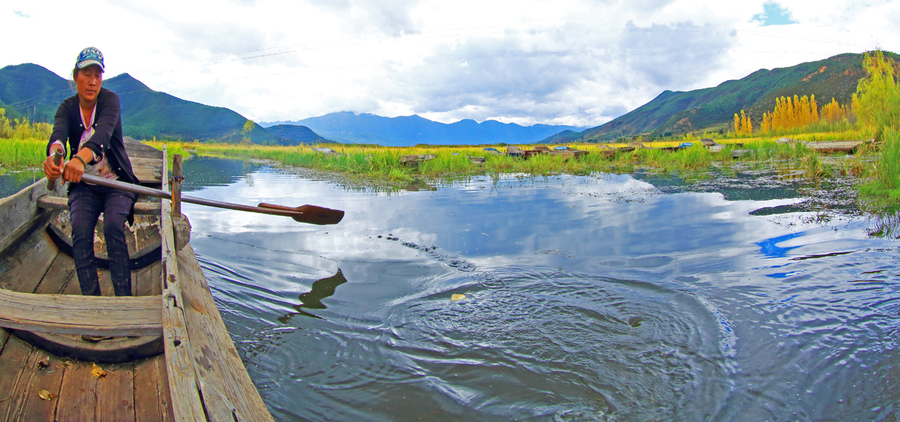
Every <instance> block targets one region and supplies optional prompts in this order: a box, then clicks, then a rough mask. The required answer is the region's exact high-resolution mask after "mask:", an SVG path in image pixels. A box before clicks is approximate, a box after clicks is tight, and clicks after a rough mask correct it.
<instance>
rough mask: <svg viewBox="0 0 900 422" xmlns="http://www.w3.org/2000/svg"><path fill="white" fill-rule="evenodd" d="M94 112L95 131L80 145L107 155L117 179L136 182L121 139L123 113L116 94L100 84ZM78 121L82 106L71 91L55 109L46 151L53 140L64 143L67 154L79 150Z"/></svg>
mask: <svg viewBox="0 0 900 422" xmlns="http://www.w3.org/2000/svg"><path fill="white" fill-rule="evenodd" d="M95 113H96V115H95V116H94V122H93V127H94V134H93V135H91V138H90V139H88V141H87V142H85V144H84V145H82V147H87V148H90V150H91V151H93V152H94V156H96V157H100V158H101V159H102V158H103V157H106V160H107V161H108V162H109V166H110V168H112V170H113V171H114V172H115V173H116V175H117V176H119V180H121V181H123V182H127V183H138V180H137V178H136V177H135V176H134V170H132V168H131V160H129V159H128V154H127V153H126V152H125V143H124V141H123V140H122V114H121V112H120V110H119V96H118V95H116V93H115V92H112V91H110V90H108V89H106V88H100V92H99V93H98V94H97V111H96V112H95ZM84 129H85V128H84V126H83V125H82V124H81V107H80V106H79V104H78V95H77V94H76V95H73V96H71V97H69V98H66V99H65V100H63V102H62V104H60V105H59V108H57V109H56V117H55V120H54V122H53V134H51V135H50V141H49V142H48V143H47V154H48V155H49V154H50V145H51V144H53V142H54V141H57V140H59V141H62V142H63V143H67V149H68V150H69V158H70V159H71V158H72V156H73V155H75V154H76V153H78V142H79V141H81V135H82V134H83V133H84Z"/></svg>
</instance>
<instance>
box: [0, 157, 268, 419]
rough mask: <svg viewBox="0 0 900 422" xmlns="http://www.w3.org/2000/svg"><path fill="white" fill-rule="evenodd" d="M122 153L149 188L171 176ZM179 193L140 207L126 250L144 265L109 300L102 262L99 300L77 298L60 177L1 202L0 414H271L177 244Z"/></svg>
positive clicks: (154, 160) (156, 164)
mask: <svg viewBox="0 0 900 422" xmlns="http://www.w3.org/2000/svg"><path fill="white" fill-rule="evenodd" d="M127 149H128V153H129V156H130V157H131V160H132V163H133V165H134V167H135V174H136V175H138V177H139V179H140V180H141V181H142V182H144V184H147V185H154V184H155V185H157V186H160V185H162V183H161V182H162V181H167V180H169V176H168V169H167V166H166V160H165V159H164V153H160V152H159V151H158V150H155V149H153V148H150V147H146V146H143V145H141V144H138V143H134V142H128V143H127ZM178 164H180V163H178ZM176 169H177V166H176ZM176 175H178V174H176ZM174 185H175V186H178V179H177V178H176V179H175V183H174ZM176 190H177V189H173V192H172V196H173V198H175V199H174V200H173V201H169V200H158V201H156V200H154V201H150V202H146V199H147V198H144V197H141V198H139V201H140V202H139V203H138V204H136V206H135V214H137V215H136V216H135V222H134V224H132V225H131V226H130V232H129V233H127V236H128V243H129V251H130V253H131V254H132V258H133V261H134V262H139V263H140V265H144V266H143V267H141V268H132V289H133V294H134V296H132V297H115V296H108V295H110V294H112V283H111V281H110V277H109V272H108V271H106V270H101V271H100V282H101V285H100V286H101V290H102V292H103V294H104V296H99V297H98V296H82V295H81V293H80V288H79V284H78V280H77V277H76V275H75V269H74V261H73V260H72V258H71V257H70V256H68V255H67V254H66V253H65V252H66V251H65V246H64V245H65V237H66V236H67V233H70V230H71V227H70V225H69V221H68V211H67V210H66V208H67V207H66V202H65V199H64V196H65V192H64V188H63V187H62V184H61V183H57V184H56V187H55V189H53V190H48V188H47V181H46V180H45V179H42V180H40V181H39V182H37V183H35V184H33V185H31V186H29V187H27V188H25V189H23V190H22V191H20V192H18V193H17V194H15V195H12V196H10V197H7V198H3V199H0V219H2V224H0V326H2V327H4V329H2V330H0V391H2V393H0V421H99V420H110V421H205V420H214V421H266V420H272V416H271V414H270V413H269V411H268V409H267V408H266V406H265V404H264V403H263V401H262V399H261V398H260V396H259V393H258V392H257V390H256V388H255V387H254V385H253V383H252V381H251V380H250V377H249V376H248V374H247V371H246V369H245V368H244V365H243V363H242V362H241V360H240V357H239V355H238V353H237V350H236V349H235V347H234V344H233V343H232V341H231V337H230V336H229V334H228V332H227V331H226V329H225V326H224V324H223V322H222V318H221V315H220V314H219V311H218V309H217V308H216V304H215V301H214V300H213V297H212V295H211V293H210V290H209V286H208V284H207V282H206V279H205V278H204V276H203V273H202V272H201V269H200V266H199V264H198V262H197V259H196V257H195V256H194V252H193V250H192V249H191V246H190V245H189V244H187V245H180V244H179V245H176V242H178V243H183V240H179V239H176V236H175V235H174V232H175V229H174V225H176V224H178V222H179V217H180V209H179V208H180V204H178V200H177V198H178V195H180V193H179V194H176V192H175V191H176ZM173 203H174V208H175V210H174V212H173ZM101 224H102V222H101V223H98V233H99V235H98V236H99V237H101V238H102V230H100V229H99V228H100V227H101ZM55 238H59V239H62V243H60V242H59V239H56V241H54V239H55ZM101 243H102V239H100V240H99V241H98V243H97V244H96V245H95V251H97V252H100V251H105V247H101ZM59 245H62V246H59ZM178 246H181V249H180V250H179V249H178ZM154 254H156V259H148V258H147V257H148V256H153V255H154ZM101 258H102V257H101ZM100 265H101V267H102V266H103V264H102V260H101V263H100ZM82 335H103V336H116V337H114V338H112V339H108V340H103V341H100V342H96V343H92V342H87V341H85V340H83V339H82Z"/></svg>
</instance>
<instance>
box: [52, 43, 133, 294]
mask: <svg viewBox="0 0 900 422" xmlns="http://www.w3.org/2000/svg"><path fill="white" fill-rule="evenodd" d="M103 71H104V65H103V54H101V53H100V50H98V49H96V48H94V47H88V48H85V49H84V50H82V51H81V53H80V54H79V55H78V59H77V60H76V62H75V68H74V69H73V70H72V79H73V81H74V82H75V88H76V91H77V94H76V95H73V96H72V97H69V98H67V99H65V100H63V102H62V104H60V105H59V108H57V110H56V117H55V120H54V123H53V133H52V134H51V135H50V141H49V142H48V144H47V155H48V156H47V159H46V160H45V161H44V174H45V175H46V176H47V179H48V180H51V181H53V180H56V179H58V178H60V177H62V179H63V180H65V181H67V182H70V184H69V201H68V203H69V212H70V214H71V220H72V255H73V258H74V260H75V271H76V274H77V275H78V283H79V284H80V285H81V293H82V294H83V295H95V296H99V295H100V283H99V280H98V276H97V262H96V260H95V258H94V228H95V226H96V224H97V219H98V218H99V216H100V213H101V212H102V213H103V234H104V236H105V238H106V250H107V255H108V256H109V267H110V268H109V270H110V275H111V278H112V283H113V290H114V291H115V294H116V296H131V268H130V259H129V257H128V247H127V246H126V243H125V222H126V220H129V219H130V217H131V215H132V208H133V207H134V201H135V199H136V195H135V194H134V193H131V192H126V191H123V190H119V189H114V188H109V187H105V186H99V185H92V184H87V183H79V182H81V176H82V175H83V174H94V175H99V176H101V177H106V178H109V179H117V180H119V181H122V182H128V183H137V182H138V181H137V178H136V177H135V176H134V171H133V170H132V168H131V161H130V160H129V159H128V155H127V154H126V152H125V145H124V142H123V140H122V116H121V113H120V109H119V97H118V96H117V95H116V94H115V93H113V92H112V91H110V90H108V89H106V88H102V87H101V85H102V83H103ZM67 151H68V154H66V152H67ZM54 154H62V155H68V157H69V160H67V161H65V162H54Z"/></svg>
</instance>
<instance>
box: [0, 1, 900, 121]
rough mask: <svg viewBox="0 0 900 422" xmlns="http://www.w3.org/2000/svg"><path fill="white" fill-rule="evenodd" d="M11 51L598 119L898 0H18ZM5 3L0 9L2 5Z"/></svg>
mask: <svg viewBox="0 0 900 422" xmlns="http://www.w3.org/2000/svg"><path fill="white" fill-rule="evenodd" d="M4 3H5V4H6V6H3V7H2V9H0V34H2V39H3V44H4V45H3V49H2V53H3V54H2V62H0V66H5V65H14V64H21V63H35V64H38V65H41V66H43V67H46V68H47V69H49V70H51V71H53V72H55V73H57V74H59V75H60V76H63V77H67V76H68V75H69V73H70V72H71V69H72V67H73V65H74V62H75V57H76V56H77V55H78V52H79V51H80V50H81V49H82V48H84V47H87V46H95V47H97V48H99V49H100V50H101V51H102V52H103V53H104V55H105V57H106V65H107V73H106V77H107V78H110V77H113V76H116V75H119V74H121V73H129V74H131V75H132V76H134V77H135V78H137V79H138V80H140V81H141V82H143V83H145V84H146V85H147V86H149V87H150V88H151V89H154V90H158V91H163V92H167V93H169V94H172V95H175V96H177V97H179V98H182V99H185V100H190V101H196V102H200V103H203V104H207V105H213V106H220V107H227V108H230V109H232V110H234V111H236V112H238V113H240V114H242V115H243V116H245V117H247V118H249V119H252V120H254V121H257V122H270V121H276V120H298V119H303V118H307V117H314V116H320V115H323V114H327V113H331V112H336V111H353V112H360V113H374V114H378V115H382V116H389V117H394V116H405V115H412V114H418V115H420V116H423V117H425V118H429V119H432V120H437V121H441V122H445V123H451V122H455V121H458V120H461V119H474V120H477V121H479V122H481V121H484V120H488V119H493V120H499V121H502V122H506V123H510V122H512V123H519V124H522V125H530V124H534V123H546V124H568V125H578V126H597V125H600V124H603V123H605V122H607V121H609V120H611V119H613V118H615V117H617V116H620V115H622V114H624V113H627V112H628V111H630V110H633V109H634V108H636V107H639V106H641V105H642V104H644V103H646V102H648V101H650V100H652V99H653V98H654V97H656V96H657V95H659V93H661V92H662V91H664V90H674V91H687V90H692V89H698V88H706V87H710V86H715V85H718V84H720V83H722V82H724V81H726V80H730V79H740V78H743V77H744V76H747V75H748V74H750V73H752V72H754V71H756V70H758V69H761V68H766V69H772V68H777V67H788V66H793V65H795V64H799V63H802V62H807V61H816V60H822V59H825V58H828V57H831V56H833V55H836V54H841V53H861V52H864V51H868V50H872V49H875V48H882V49H885V50H889V51H894V52H900V28H898V25H900V24H898V22H900V3H898V2H891V1H865V0H863V1H855V0H854V1H847V0H781V1H778V2H772V1H769V2H766V1H759V0H750V1H741V2H731V1H728V2H726V1H722V0H630V1H616V0H594V1H579V0H553V1H530V0H514V1H493V0H474V1H473V0H454V1H447V0H443V1H440V0H437V1H435V0H373V1H364V0H299V1H298V0H294V1H265V0H231V1H226V0H217V1H191V0H179V1H171V0H155V1H152V2H150V1H136V0H117V1H115V2H112V1H105V0H94V1H90V2H73V1H46V0H11V1H7V2H4ZM4 9H5V10H4Z"/></svg>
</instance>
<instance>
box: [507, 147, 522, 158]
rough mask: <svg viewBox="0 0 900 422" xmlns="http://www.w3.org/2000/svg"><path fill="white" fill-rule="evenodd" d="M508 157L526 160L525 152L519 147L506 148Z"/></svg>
mask: <svg viewBox="0 0 900 422" xmlns="http://www.w3.org/2000/svg"><path fill="white" fill-rule="evenodd" d="M506 155H508V156H510V157H513V158H526V156H525V151H523V150H522V148H519V147H517V146H513V145H509V146H507V147H506Z"/></svg>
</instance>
